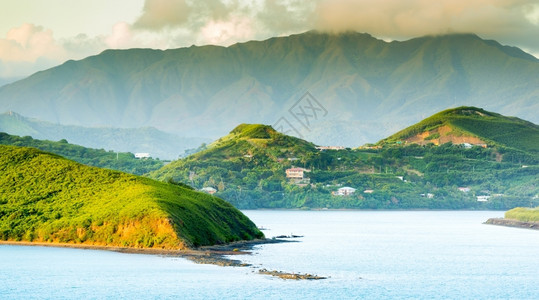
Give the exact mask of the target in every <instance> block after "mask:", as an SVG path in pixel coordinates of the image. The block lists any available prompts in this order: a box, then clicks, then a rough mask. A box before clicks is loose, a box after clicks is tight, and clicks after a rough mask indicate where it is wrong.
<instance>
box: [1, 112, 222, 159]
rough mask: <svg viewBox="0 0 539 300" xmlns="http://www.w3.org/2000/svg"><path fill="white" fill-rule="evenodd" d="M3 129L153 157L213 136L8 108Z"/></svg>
mask: <svg viewBox="0 0 539 300" xmlns="http://www.w3.org/2000/svg"><path fill="white" fill-rule="evenodd" d="M0 132H6V133H9V134H12V135H18V136H32V137H34V138H36V139H41V140H49V141H59V140H67V141H68V142H70V143H72V144H77V145H81V146H85V147H88V148H96V149H105V150H107V151H109V150H112V151H116V152H133V153H137V152H142V153H149V154H150V155H151V156H152V157H154V158H160V159H177V158H178V157H179V156H180V155H183V154H184V152H185V150H188V149H194V148H197V147H198V146H200V145H201V144H203V143H207V142H210V141H211V139H207V138H197V137H181V136H178V135H176V134H173V133H168V132H164V131H161V130H158V129H156V128H153V127H143V128H113V127H83V126H74V125H61V124H55V123H51V122H45V121H40V120H37V119H33V118H27V117H24V116H21V115H20V114H18V113H15V112H12V111H9V112H6V113H3V114H0Z"/></svg>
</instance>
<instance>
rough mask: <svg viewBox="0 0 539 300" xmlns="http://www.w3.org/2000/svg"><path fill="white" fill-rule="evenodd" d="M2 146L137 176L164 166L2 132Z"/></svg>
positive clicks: (110, 152) (132, 156) (62, 142)
mask: <svg viewBox="0 0 539 300" xmlns="http://www.w3.org/2000/svg"><path fill="white" fill-rule="evenodd" d="M0 145H12V146H19V147H31V148H37V149H40V150H43V151H46V152H51V153H55V154H58V155H60V156H63V157H65V158H67V159H70V160H73V161H76V162H79V163H81V164H85V165H88V166H94V167H99V168H107V169H113V170H118V171H122V172H126V173H131V174H135V175H143V174H146V173H149V172H151V171H154V170H157V169H159V168H161V167H162V166H163V162H161V161H160V160H155V159H152V158H148V159H136V158H135V156H134V155H133V153H125V152H123V153H116V152H112V151H105V150H102V149H101V150H97V149H91V148H86V147H82V146H79V145H73V144H69V143H68V142H67V141H66V140H61V141H58V142H53V141H42V140H37V139H33V138H31V137H29V136H25V137H19V136H14V135H9V134H7V133H3V132H0Z"/></svg>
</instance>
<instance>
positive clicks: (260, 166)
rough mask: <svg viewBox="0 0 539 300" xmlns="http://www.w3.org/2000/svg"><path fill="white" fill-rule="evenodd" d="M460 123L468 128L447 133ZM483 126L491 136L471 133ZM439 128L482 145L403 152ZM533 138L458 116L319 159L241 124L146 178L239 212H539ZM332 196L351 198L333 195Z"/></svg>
mask: <svg viewBox="0 0 539 300" xmlns="http://www.w3.org/2000/svg"><path fill="white" fill-rule="evenodd" d="M446 115H454V116H453V117H451V118H449V117H447V116H446ZM449 120H450V121H451V122H449ZM463 120H464V121H463ZM468 120H472V121H473V122H474V123H473V126H472V125H470V126H469V127H465V126H464V125H459V126H460V127H456V126H454V125H453V123H458V124H461V123H465V122H467V121H468ZM461 121H462V122H461ZM459 122H461V123H459ZM490 123H492V124H496V126H498V130H487V129H482V128H480V126H479V124H490ZM503 125H505V126H503ZM449 126H452V127H449ZM453 126H454V127H453ZM441 127H447V128H452V129H451V130H450V131H446V132H450V135H454V136H455V137H458V138H462V139H463V138H468V137H470V138H474V139H477V140H478V141H480V142H481V144H479V145H471V144H460V143H452V142H445V143H442V144H439V145H436V144H435V143H433V142H432V141H433V140H434V138H432V139H423V140H421V142H422V143H419V142H417V143H415V142H410V143H406V142H405V141H406V139H408V138H409V137H412V136H425V137H428V136H430V135H432V134H431V133H430V132H431V131H433V130H436V129H437V128H441ZM517 129H519V130H517ZM509 130H511V131H512V132H513V135H512V136H509V135H508V133H509ZM538 132H539V130H538V127H537V125H534V124H531V123H529V122H525V121H522V120H519V119H516V118H506V117H503V116H500V115H497V114H494V113H490V112H487V111H484V110H482V109H478V108H473V107H461V108H457V109H453V110H448V111H445V112H443V113H440V114H437V115H435V116H433V117H431V118H428V119H426V120H425V121H423V122H421V123H419V124H417V125H415V126H412V127H410V128H408V129H406V130H403V131H401V132H400V133H398V134H396V135H394V136H392V137H390V138H388V139H386V140H383V141H381V142H380V143H379V144H377V145H367V146H365V147H361V148H358V149H349V148H341V149H338V148H337V149H338V150H329V149H328V150H323V149H322V150H319V149H317V148H316V147H315V146H314V145H312V144H310V143H308V142H306V141H303V140H301V139H297V138H293V137H289V136H286V135H283V134H281V133H278V132H276V131H275V130H273V129H272V128H271V127H269V126H266V125H256V124H252V125H246V124H243V125H240V126H238V127H237V128H236V129H234V130H232V131H231V133H230V134H229V135H227V136H225V137H223V138H221V139H219V140H217V141H216V142H214V143H213V144H210V145H209V147H208V148H207V149H206V150H204V151H201V152H199V153H197V154H194V155H192V156H189V157H187V158H185V159H181V160H177V161H174V162H172V163H170V164H169V165H166V166H164V167H163V168H161V169H160V170H157V171H155V172H152V173H150V174H149V176H150V177H152V178H156V179H159V180H165V181H166V180H169V179H171V180H174V181H179V182H183V183H187V184H189V185H191V186H193V187H195V188H197V189H202V188H205V187H212V188H214V189H216V195H219V196H220V197H222V198H223V199H225V200H227V201H229V202H230V203H232V204H234V205H235V206H236V207H239V208H368V209H375V208H383V209H409V208H433V209H509V208H513V207H516V206H528V205H530V203H531V204H532V205H533V204H534V203H535V204H536V205H539V198H538V197H536V196H537V195H538V194H539V187H538V186H537V178H538V176H539V153H538V152H537V149H538V148H539V147H538V146H537V145H536V144H537V139H536V137H537V135H538ZM441 137H442V136H441V135H440V137H437V139H439V140H440V139H441ZM445 137H447V136H445ZM425 140H426V142H425ZM455 141H457V140H456V139H455ZM483 143H486V144H483ZM517 146H521V147H517ZM293 167H296V168H298V167H299V168H302V169H303V177H304V178H289V177H287V174H286V170H287V169H289V168H293ZM341 187H351V188H354V189H356V191H355V192H354V193H353V194H352V195H334V194H335V193H337V192H338V190H339V189H340V188H341ZM478 200H482V201H478Z"/></svg>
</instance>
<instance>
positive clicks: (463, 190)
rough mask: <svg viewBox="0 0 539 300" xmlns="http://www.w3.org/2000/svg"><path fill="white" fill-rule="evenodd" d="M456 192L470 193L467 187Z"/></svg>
mask: <svg viewBox="0 0 539 300" xmlns="http://www.w3.org/2000/svg"><path fill="white" fill-rule="evenodd" d="M458 190H459V191H461V192H463V193H468V192H469V191H470V188H469V187H459V188H458Z"/></svg>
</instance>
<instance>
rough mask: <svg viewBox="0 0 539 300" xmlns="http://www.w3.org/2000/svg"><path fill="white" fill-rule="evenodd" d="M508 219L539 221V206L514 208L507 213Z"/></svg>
mask: <svg viewBox="0 0 539 300" xmlns="http://www.w3.org/2000/svg"><path fill="white" fill-rule="evenodd" d="M505 218H506V219H512V220H518V221H522V222H539V207H536V208H525V207H517V208H513V209H511V210H509V211H507V212H506V213H505Z"/></svg>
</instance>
